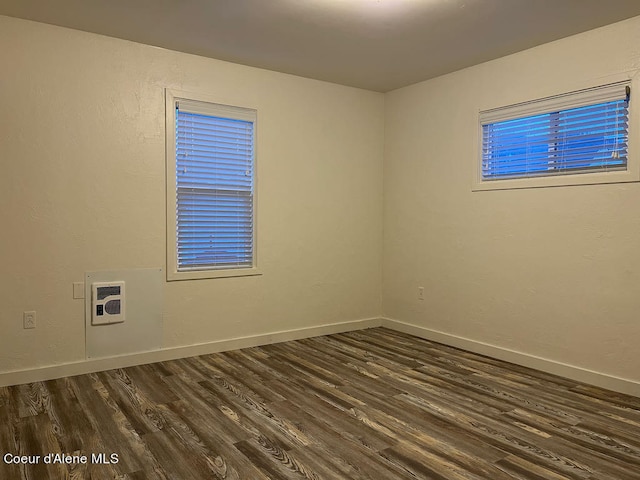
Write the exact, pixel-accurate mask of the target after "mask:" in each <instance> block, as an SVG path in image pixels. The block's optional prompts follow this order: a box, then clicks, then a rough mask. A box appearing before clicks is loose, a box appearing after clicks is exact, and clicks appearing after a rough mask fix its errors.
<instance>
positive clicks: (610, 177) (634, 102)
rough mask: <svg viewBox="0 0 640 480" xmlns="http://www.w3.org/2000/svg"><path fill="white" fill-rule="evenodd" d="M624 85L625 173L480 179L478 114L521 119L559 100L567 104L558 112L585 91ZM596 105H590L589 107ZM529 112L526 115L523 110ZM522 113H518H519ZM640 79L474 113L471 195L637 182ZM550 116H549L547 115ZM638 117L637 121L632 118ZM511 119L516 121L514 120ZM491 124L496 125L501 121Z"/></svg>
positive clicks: (611, 81)
mask: <svg viewBox="0 0 640 480" xmlns="http://www.w3.org/2000/svg"><path fill="white" fill-rule="evenodd" d="M621 82H626V83H627V84H628V85H629V86H630V88H631V96H630V99H629V125H628V135H629V136H628V151H627V169H626V170H613V171H606V172H605V171H593V172H580V173H577V172H576V173H569V172H560V173H559V174H557V175H547V176H538V177H520V178H504V179H484V178H483V177H482V153H483V148H484V146H483V130H482V124H483V121H482V120H483V119H482V118H481V116H482V114H486V113H487V112H489V111H494V110H501V109H511V108H512V109H513V110H514V111H515V110H517V111H518V114H519V115H521V116H523V117H525V116H533V115H536V114H538V113H542V112H540V111H536V109H535V107H536V104H537V103H543V102H546V101H553V100H555V99H558V104H560V105H562V99H563V98H565V99H566V100H567V105H566V106H561V109H570V108H572V105H573V104H574V103H572V98H574V99H575V98H580V95H581V94H582V95H588V90H590V89H598V88H600V87H604V86H606V85H611V84H616V83H621ZM595 103H598V102H597V101H594V102H593V104H595ZM528 108H529V109H530V111H527V109H528ZM520 112H522V113H520ZM638 112H640V75H639V74H636V73H635V72H634V74H633V75H624V76H617V77H616V78H612V79H607V81H606V82H603V83H599V84H594V85H586V86H582V88H579V89H573V90H571V91H564V92H555V93H554V94H553V95H549V96H545V97H540V98H536V99H533V100H532V99H529V100H525V101H523V102H519V103H513V104H511V105H505V106H502V107H496V108H484V109H478V110H477V130H476V132H477V133H476V134H477V141H476V145H477V150H476V155H474V157H473V172H474V174H473V182H472V188H471V189H472V191H474V192H475V191H491V190H512V189H521V188H542V187H560V186H574V185H598V184H610V183H630V182H640V117H638ZM547 113H550V112H547ZM634 117H638V118H634ZM512 118H517V117H516V116H514V117H512ZM502 120H503V119H500V120H495V121H496V122H497V121H502Z"/></svg>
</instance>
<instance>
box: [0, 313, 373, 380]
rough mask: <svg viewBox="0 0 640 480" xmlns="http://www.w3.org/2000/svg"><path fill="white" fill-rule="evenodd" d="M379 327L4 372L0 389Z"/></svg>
mask: <svg viewBox="0 0 640 480" xmlns="http://www.w3.org/2000/svg"><path fill="white" fill-rule="evenodd" d="M381 323H382V322H381V320H380V319H379V318H368V319H363V320H353V321H349V322H341V323H331V324H326V325H320V326H317V327H308V328H299V329H294V330H285V331H280V332H274V333H268V334H264V335H255V336H251V337H240V338H232V339H229V340H219V341H216V342H210V343H201V344H197V345H187V346H184V347H173V348H164V349H161V350H154V351H150V352H141V353H134V354H130V355H120V356H117V357H107V358H96V359H90V360H84V361H79V362H73V363H65V364H60V365H51V366H47V367H40V368H34V369H27V370H19V371H13V372H5V373H0V387H6V386H9V385H20V384H23V383H31V382H41V381H45V380H53V379H55V378H61V377H69V376H73V375H83V374H85V373H92V372H100V371H103V370H111V369H114V368H125V367H131V366H134V365H144V364H147V363H155V362H163V361H165V360H175V359H177V358H186V357H195V356H197V355H206V354H209V353H216V352H224V351H228V350H238V349H240V348H249V347H258V346H261V345H270V344H272V343H280V342H288V341H290V340H299V339H301V338H311V337H317V336H320V335H331V334H334V333H342V332H350V331H353V330H362V329H365V328H373V327H379V326H380V325H381Z"/></svg>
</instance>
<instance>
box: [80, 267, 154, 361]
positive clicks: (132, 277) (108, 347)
mask: <svg viewBox="0 0 640 480" xmlns="http://www.w3.org/2000/svg"><path fill="white" fill-rule="evenodd" d="M114 282H124V284H125V285H126V288H127V320H126V322H123V323H111V324H105V325H99V324H98V325H94V324H93V323H92V321H91V319H92V285H94V284H96V283H98V284H105V283H106V284H114ZM163 285H164V273H163V271H162V269H161V268H150V269H136V270H121V271H109V272H87V273H86V274H85V309H86V310H85V342H86V357H87V358H102V357H113V356H116V355H125V354H131V353H138V352H147V351H151V350H158V349H159V348H160V347H161V346H162V302H163V294H162V289H163Z"/></svg>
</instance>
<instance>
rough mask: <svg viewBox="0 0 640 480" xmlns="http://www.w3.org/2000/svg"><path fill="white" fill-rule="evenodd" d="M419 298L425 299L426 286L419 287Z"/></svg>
mask: <svg viewBox="0 0 640 480" xmlns="http://www.w3.org/2000/svg"><path fill="white" fill-rule="evenodd" d="M418 300H424V287H418Z"/></svg>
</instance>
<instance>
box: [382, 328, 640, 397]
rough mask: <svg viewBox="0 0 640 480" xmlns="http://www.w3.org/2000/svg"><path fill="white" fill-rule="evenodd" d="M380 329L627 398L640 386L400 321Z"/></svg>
mask: <svg viewBox="0 0 640 480" xmlns="http://www.w3.org/2000/svg"><path fill="white" fill-rule="evenodd" d="M382 326H383V327H386V328H389V329H391V330H397V331H399V332H403V333H408V334H409V335H414V336H416V337H420V338H424V339H426V340H432V341H434V342H438V343H443V344H445V345H450V346H452V347H457V348H460V349H463V350H468V351H470V352H474V353H479V354H481V355H486V356H488V357H492V358H496V359H499V360H504V361H506V362H510V363H515V364H517V365H522V366H524V367H529V368H534V369H536V370H541V371H543V372H547V373H552V374H554V375H558V376H561V377H565V378H569V379H571V380H577V381H579V382H584V383H588V384H591V385H595V386H597V387H601V388H606V389H608V390H613V391H616V392H620V393H625V394H627V395H633V396H636V397H640V383H639V382H636V381H634V380H629V379H626V378H620V377H614V376H612V375H607V374H604V373H600V372H594V371H592V370H587V369H584V368H580V367H576V366H574V365H568V364H565V363H561V362H557V361H555V360H550V359H547V358H542V357H537V356H535V355H529V354H527V353H523V352H518V351H515V350H509V349H507V348H502V347H498V346H496V345H490V344H488V343H483V342H479V341H477V340H472V339H470V338H464V337H459V336H457V335H452V334H450V333H445V332H439V331H437V330H431V329H429V328H425V327H420V326H418V325H413V324H410V323H405V322H400V321H398V320H393V319H390V318H383V319H382Z"/></svg>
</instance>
